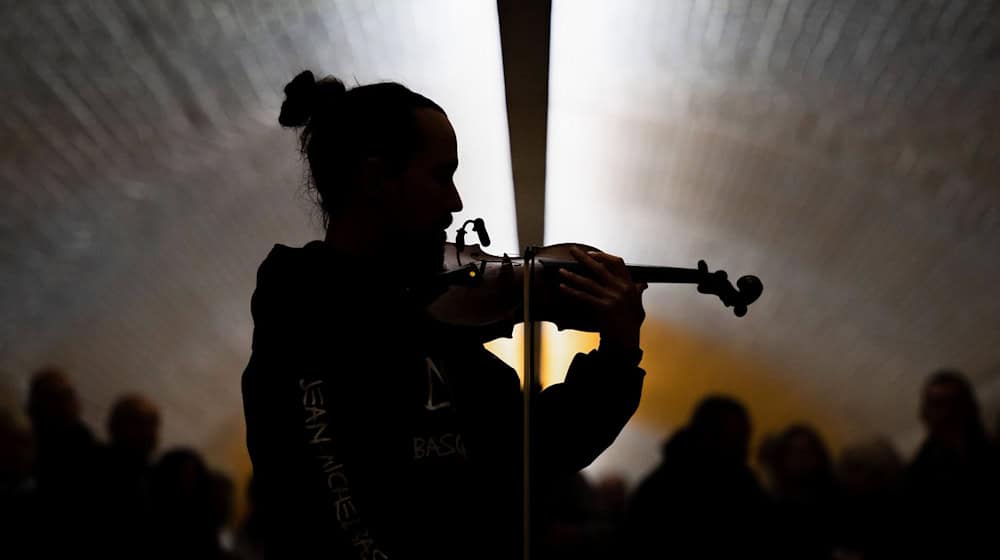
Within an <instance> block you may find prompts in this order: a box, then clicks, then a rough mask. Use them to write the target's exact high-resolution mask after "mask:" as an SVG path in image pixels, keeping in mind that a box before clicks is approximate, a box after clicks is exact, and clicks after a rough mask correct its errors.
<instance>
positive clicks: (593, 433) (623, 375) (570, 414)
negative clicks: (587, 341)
mask: <svg viewBox="0 0 1000 560" xmlns="http://www.w3.org/2000/svg"><path fill="white" fill-rule="evenodd" d="M641 356H642V351H641V350H638V349H636V350H633V351H623V350H620V349H613V348H607V347H604V346H602V347H601V348H600V349H597V350H592V351H590V352H589V353H587V354H583V353H580V354H577V355H576V356H575V357H574V358H573V361H572V363H571V364H570V366H569V370H568V371H567V373H566V379H565V380H564V381H563V382H562V383H557V384H555V385H552V386H550V387H548V388H546V389H545V390H544V391H542V392H541V393H540V394H539V395H538V396H537V397H536V398H535V404H534V405H533V407H532V408H533V411H532V415H533V420H532V421H533V424H534V427H533V430H532V431H533V436H532V437H533V445H532V453H533V454H534V456H535V464H536V466H537V468H539V469H540V470H541V471H542V472H543V473H545V472H547V473H551V474H558V473H565V472H575V471H578V470H580V469H582V468H584V467H586V466H587V465H589V464H590V463H591V462H593V460H594V459H596V458H597V456H598V455H600V454H601V453H602V452H603V451H604V450H605V449H607V447H608V446H609V445H611V443H612V442H614V440H615V438H616V437H618V434H619V433H620V432H621V430H622V428H624V427H625V424H626V423H627V422H628V420H629V418H631V417H632V414H633V413H635V411H636V408H638V406H639V398H640V395H641V393H642V380H643V377H644V376H645V371H643V370H642V369H641V368H639V367H638V363H639V361H640V360H641Z"/></svg>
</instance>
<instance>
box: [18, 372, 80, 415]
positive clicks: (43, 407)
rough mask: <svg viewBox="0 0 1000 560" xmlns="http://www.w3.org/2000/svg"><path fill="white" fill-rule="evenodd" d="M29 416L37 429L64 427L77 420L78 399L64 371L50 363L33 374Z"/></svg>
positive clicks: (29, 395)
mask: <svg viewBox="0 0 1000 560" xmlns="http://www.w3.org/2000/svg"><path fill="white" fill-rule="evenodd" d="M28 416H30V417H31V422H32V424H33V425H34V427H35V429H36V430H38V429H41V430H63V429H66V428H69V427H71V426H73V425H75V424H76V423H78V422H79V421H80V401H79V400H78V399H77V396H76V389H74V388H73V384H72V383H70V380H69V377H67V376H66V374H65V373H63V372H62V371H61V370H58V369H56V368H51V367H49V368H44V369H41V370H39V371H37V372H36V373H35V375H34V376H32V378H31V387H30V389H29V391H28Z"/></svg>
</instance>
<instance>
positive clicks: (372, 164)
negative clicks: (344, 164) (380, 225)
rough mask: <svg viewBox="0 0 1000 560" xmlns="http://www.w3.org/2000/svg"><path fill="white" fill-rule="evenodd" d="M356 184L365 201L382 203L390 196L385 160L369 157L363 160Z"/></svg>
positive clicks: (357, 171) (356, 177) (359, 167)
mask: <svg viewBox="0 0 1000 560" xmlns="http://www.w3.org/2000/svg"><path fill="white" fill-rule="evenodd" d="M354 181H355V182H354V184H355V185H357V186H358V187H359V188H358V191H357V192H358V196H359V197H361V198H362V199H364V200H370V201H382V200H385V198H386V197H387V196H388V194H389V193H388V190H389V174H388V168H387V167H386V164H385V160H383V159H382V158H377V157H369V158H365V159H363V160H361V162H360V163H359V164H358V167H357V169H356V171H355V176H354Z"/></svg>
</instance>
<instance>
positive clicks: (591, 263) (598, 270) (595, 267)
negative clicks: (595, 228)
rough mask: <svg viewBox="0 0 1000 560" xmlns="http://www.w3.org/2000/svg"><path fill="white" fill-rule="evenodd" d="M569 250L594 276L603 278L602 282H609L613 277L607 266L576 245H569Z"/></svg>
mask: <svg viewBox="0 0 1000 560" xmlns="http://www.w3.org/2000/svg"><path fill="white" fill-rule="evenodd" d="M569 252H570V254H572V255H573V256H574V257H575V258H576V260H578V261H580V264H582V265H583V266H584V267H586V268H587V270H589V271H591V272H592V273H594V275H595V276H597V277H598V278H600V279H602V280H604V282H610V281H612V280H613V279H614V278H615V276H614V275H613V274H611V272H610V271H609V270H608V268H607V267H606V266H605V265H604V264H603V263H601V262H598V261H597V260H596V259H595V258H594V257H593V256H592V255H591V254H588V253H585V252H583V251H582V250H580V249H578V248H576V247H570V250H569ZM595 254H600V253H595Z"/></svg>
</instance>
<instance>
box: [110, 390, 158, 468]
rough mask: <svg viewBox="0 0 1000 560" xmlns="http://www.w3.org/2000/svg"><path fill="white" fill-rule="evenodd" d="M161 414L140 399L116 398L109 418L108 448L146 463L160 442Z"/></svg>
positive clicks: (139, 397)
mask: <svg viewBox="0 0 1000 560" xmlns="http://www.w3.org/2000/svg"><path fill="white" fill-rule="evenodd" d="M159 429H160V411H159V410H158V409H157V407H156V405H155V404H153V402H152V401H150V400H149V399H147V398H146V397H143V396H141V395H126V396H123V397H121V398H119V399H118V400H117V401H116V402H115V404H114V406H113V407H112V408H111V414H110V416H109V417H108V435H109V436H110V439H111V445H112V446H114V447H115V448H116V449H119V450H121V451H124V452H126V453H128V454H129V455H131V456H133V457H135V458H136V459H140V460H142V461H144V462H145V461H147V460H148V459H149V457H150V455H151V454H152V453H153V450H155V449H156V445H157V443H158V441H159Z"/></svg>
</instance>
